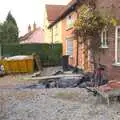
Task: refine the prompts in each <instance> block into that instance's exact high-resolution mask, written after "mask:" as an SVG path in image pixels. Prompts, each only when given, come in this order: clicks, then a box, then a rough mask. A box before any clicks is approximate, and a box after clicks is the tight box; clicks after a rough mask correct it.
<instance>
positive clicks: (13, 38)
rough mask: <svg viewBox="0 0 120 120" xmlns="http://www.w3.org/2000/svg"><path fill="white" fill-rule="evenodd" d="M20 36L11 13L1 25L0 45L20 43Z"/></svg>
mask: <svg viewBox="0 0 120 120" xmlns="http://www.w3.org/2000/svg"><path fill="white" fill-rule="evenodd" d="M18 34H19V33H18V26H17V23H16V21H15V19H14V17H13V16H12V14H11V12H9V13H8V15H7V17H6V21H4V23H3V24H1V25H0V43H3V44H6V43H16V42H18Z"/></svg>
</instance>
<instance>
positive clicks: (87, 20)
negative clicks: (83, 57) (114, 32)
mask: <svg viewBox="0 0 120 120" xmlns="http://www.w3.org/2000/svg"><path fill="white" fill-rule="evenodd" d="M78 12H79V16H78V19H77V20H76V21H75V24H74V27H75V33H76V35H77V36H80V37H81V41H79V43H83V44H84V45H85V46H86V48H87V49H89V50H90V51H91V53H92V55H93V60H94V62H96V61H95V55H96V54H98V52H100V46H101V32H102V30H103V29H104V28H108V30H109V28H110V27H111V26H115V25H116V24H117V20H116V19H115V18H114V17H112V16H110V15H109V14H104V15H103V16H102V14H101V13H100V11H97V9H96V8H95V4H94V8H93V7H91V6H90V5H85V4H84V5H82V6H81V7H80V9H79V11H78Z"/></svg>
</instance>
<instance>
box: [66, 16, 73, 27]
mask: <svg viewBox="0 0 120 120" xmlns="http://www.w3.org/2000/svg"><path fill="white" fill-rule="evenodd" d="M66 26H67V29H70V28H73V17H72V15H68V16H67V21H66Z"/></svg>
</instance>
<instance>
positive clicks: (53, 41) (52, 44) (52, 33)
mask: <svg viewBox="0 0 120 120" xmlns="http://www.w3.org/2000/svg"><path fill="white" fill-rule="evenodd" d="M53 42H54V40H53V27H52V48H53Z"/></svg>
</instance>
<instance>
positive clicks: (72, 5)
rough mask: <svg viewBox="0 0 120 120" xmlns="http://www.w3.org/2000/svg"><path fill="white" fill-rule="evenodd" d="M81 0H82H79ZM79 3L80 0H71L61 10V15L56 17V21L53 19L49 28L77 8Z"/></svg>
mask: <svg viewBox="0 0 120 120" xmlns="http://www.w3.org/2000/svg"><path fill="white" fill-rule="evenodd" d="M79 1H80V0H79ZM77 4H78V0H71V2H69V3H68V5H66V6H65V7H64V9H62V10H61V12H60V14H59V16H58V17H57V18H56V20H55V21H53V22H52V23H51V24H50V25H49V27H48V28H50V27H52V26H53V25H54V24H56V23H57V22H58V21H60V20H61V19H62V18H64V17H65V16H66V15H67V14H69V13H70V12H72V11H74V10H75V6H76V5H77Z"/></svg>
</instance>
